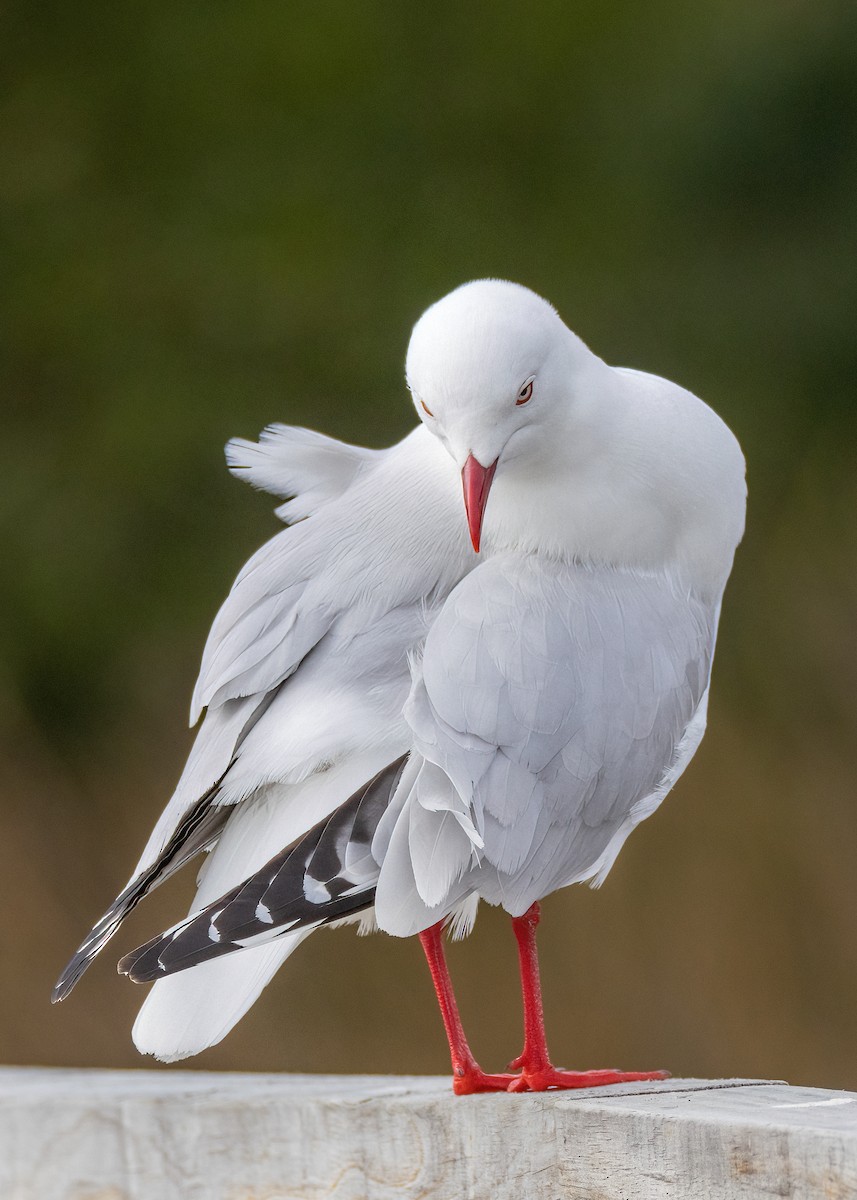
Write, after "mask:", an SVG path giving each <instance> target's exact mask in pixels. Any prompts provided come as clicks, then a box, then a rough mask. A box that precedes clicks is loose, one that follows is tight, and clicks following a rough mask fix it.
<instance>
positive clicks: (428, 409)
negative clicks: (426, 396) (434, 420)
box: [420, 400, 434, 417]
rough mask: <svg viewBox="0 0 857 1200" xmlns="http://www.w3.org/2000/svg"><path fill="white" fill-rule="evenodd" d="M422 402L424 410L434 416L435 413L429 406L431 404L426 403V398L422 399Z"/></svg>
mask: <svg viewBox="0 0 857 1200" xmlns="http://www.w3.org/2000/svg"><path fill="white" fill-rule="evenodd" d="M420 404H421V405H422V409H423V412H427V413H428V415H429V416H430V417H433V416H434V413H433V412H432V410H431V409H430V408H429V406H428V405H427V404H426V402H425V400H420Z"/></svg>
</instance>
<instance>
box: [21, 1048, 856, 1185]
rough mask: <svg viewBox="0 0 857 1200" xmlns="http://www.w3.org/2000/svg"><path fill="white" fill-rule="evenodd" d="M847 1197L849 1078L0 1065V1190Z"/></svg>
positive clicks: (852, 1139)
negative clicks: (517, 1087) (550, 1087)
mask: <svg viewBox="0 0 857 1200" xmlns="http://www.w3.org/2000/svg"><path fill="white" fill-rule="evenodd" d="M429 1197H430V1198H432V1200H465V1198H467V1200H483V1198H484V1200H529V1198H531V1197H532V1198H538V1200H566V1198H568V1200H665V1198H669V1200H684V1198H685V1197H686V1198H687V1200H733V1198H740V1200H756V1198H757V1197H759V1198H762V1197H765V1198H770V1197H793V1198H794V1200H850V1198H854V1197H857V1094H852V1093H848V1092H828V1091H823V1090H821V1089H816V1088H793V1087H788V1086H787V1085H785V1084H781V1083H770V1082H765V1081H760V1080H725V1081H717V1082H712V1081H706V1080H670V1081H669V1082H667V1083H664V1084H627V1085H622V1086H620V1087H616V1088H611V1089H600V1090H595V1089H592V1090H589V1091H583V1092H577V1093H568V1092H553V1093H549V1094H547V1095H540V1096H506V1095H495V1096H470V1097H461V1098H455V1097H453V1096H452V1094H451V1092H450V1090H449V1082H448V1080H446V1079H436V1078H419V1079H411V1078H398V1077H397V1078H392V1077H391V1078H384V1077H380V1076H336V1077H333V1076H289V1075H239V1074H235V1075H231V1074H216V1073H209V1072H189V1071H184V1072H177V1071H164V1072H161V1071H157V1070H152V1071H83V1070H79V1071H77V1070H76V1071H69V1070H53V1069H44V1068H28V1069H19V1068H6V1069H3V1070H0V1198H2V1200H179V1198H181V1200H187V1198H190V1200H328V1198H330V1200H364V1198H366V1200H428V1198H429Z"/></svg>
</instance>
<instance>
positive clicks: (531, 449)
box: [406, 279, 594, 552]
mask: <svg viewBox="0 0 857 1200" xmlns="http://www.w3.org/2000/svg"><path fill="white" fill-rule="evenodd" d="M593 358H594V356H593V355H590V353H589V351H588V350H587V349H586V347H585V346H584V345H583V343H582V342H581V341H580V339H579V338H578V337H576V335H575V334H573V333H572V332H571V330H570V329H568V327H567V326H566V325H564V324H563V322H562V320H561V319H560V317H559V316H558V315H557V313H556V311H555V310H554V309H553V308H552V307H551V305H550V304H548V303H547V301H546V300H542V298H541V297H540V296H537V295H536V294H535V292H531V291H530V290H529V289H528V288H525V287H521V286H520V285H519V284H516V283H507V282H505V281H503V280H498V279H483V280H477V281H475V282H473V283H466V284H464V285H463V286H462V287H460V288H457V289H456V290H455V291H454V292H451V293H450V294H449V295H448V296H445V297H444V298H443V299H442V300H439V301H438V302H437V303H436V304H434V305H432V307H431V308H429V309H428V310H427V311H426V312H425V313H423V315H422V316H421V317H420V319H419V321H417V323H416V325H415V326H414V330H413V333H412V334H411V341H410V345H409V347H408V355H407V365H406V375H407V382H408V387H409V389H410V391H411V395H412V397H413V401H414V405H415V407H416V410H417V414H418V416H419V418H420V420H421V421H422V422H423V423H424V424H425V425H426V427H427V428H428V429H429V430H430V431H431V433H433V434H434V435H435V436H436V437H437V438H439V439H440V441H441V442H442V443H443V445H444V446H445V447H446V449H447V451H448V452H449V454H450V455H451V456H452V458H453V459H454V460H455V462H456V463H457V465H458V467H459V469H460V470H461V473H462V482H463V486H464V503H465V507H466V510H467V520H468V525H469V527H470V536H471V540H472V542H473V548H474V550H476V551H477V552H478V550H479V544H480V537H481V531H482V520H483V516H484V513H485V506H486V504H487V501H488V493H489V491H490V489H491V484H492V482H493V479H494V475H495V473H496V472H497V471H498V470H500V471H503V470H504V469H505V468H506V467H507V465H508V464H509V463H510V462H512V461H515V460H518V461H519V463H520V461H521V460H522V459H524V460H526V459H527V458H530V457H532V458H533V461H534V463H536V462H538V459H539V457H543V456H544V451H545V448H546V447H547V446H548V445H549V443H550V439H551V436H552V433H553V432H555V431H556V429H557V428H558V425H559V424H560V423H561V422H562V421H563V420H564V417H565V414H566V413H567V411H568V409H569V408H570V406H571V405H572V403H573V398H574V380H575V376H576V374H577V373H579V370H580V368H581V366H582V365H583V364H584V363H585V362H586V360H587V359H593Z"/></svg>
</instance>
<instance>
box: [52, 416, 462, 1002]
mask: <svg viewBox="0 0 857 1200" xmlns="http://www.w3.org/2000/svg"><path fill="white" fill-rule="evenodd" d="M290 455H291V456H293V458H294V462H293V464H292V466H291V467H289V468H288V469H286V464H287V463H288V462H291V461H292V459H291V457H290ZM230 463H231V466H232V468H233V469H234V470H236V471H241V470H243V471H244V472H245V474H246V475H247V477H248V478H249V480H250V481H251V482H253V483H255V484H256V485H257V486H262V487H264V488H266V489H267V490H271V491H274V492H276V493H277V494H279V495H289V494H291V493H292V492H293V491H294V490H295V489H296V488H298V487H299V488H301V489H304V490H305V491H306V492H307V494H308V496H309V497H310V499H309V500H307V498H306V496H305V495H303V493H302V497H301V499H302V503H303V508H302V509H298V508H295V507H291V508H289V507H288V506H286V508H288V511H286V509H285V508H284V509H283V510H281V515H283V516H284V517H286V518H287V519H296V517H297V516H305V515H306V514H307V512H309V510H310V509H312V511H311V513H310V515H309V516H308V519H301V520H300V521H299V523H298V524H296V525H294V526H292V527H291V528H289V529H285V530H283V531H282V532H280V533H278V534H277V535H275V536H274V537H273V538H272V539H271V540H270V541H269V542H267V543H266V544H265V545H264V546H263V547H262V548H261V549H260V550H259V551H258V552H257V553H256V554H255V555H254V556H253V557H252V558H251V559H250V561H249V562H248V563H247V565H246V566H245V567H244V569H243V570H242V571H241V573H240V574H239V576H238V578H237V580H236V581H235V584H234V585H233V588H232V590H231V592H230V593H229V596H228V597H227V599H226V601H225V602H224V604H223V606H222V608H221V609H220V612H219V613H218V615H217V617H216V619H215V621H214V625H213V627H212V630H211V633H210V634H209V637H208V641H207V643H206V647H205V652H204V654H203V662H202V667H201V670H200V676H199V681H198V683H197V688H196V691H195V694H194V703H193V719H194V720H195V719H196V718H197V717H198V716H199V715H200V713H201V712H202V710H203V709H205V710H206V712H205V718H204V720H203V722H202V725H201V728H200V730H199V733H198V734H197V738H196V741H195V743H194V746H193V749H192V751H191V754H190V757H189V759H188V762H187V765H186V767H185V770H184V772H183V773H182V777H181V779H180V780H179V783H178V785H177V787H176V790H175V793H174V794H173V797H172V799H171V800H170V802H169V804H168V805H167V807H166V808H165V810H164V812H163V813H162V815H161V817H160V819H159V821H158V823H157V825H156V826H155V829H154V830H153V832H152V835H151V837H150V838H149V841H148V843H147V845H146V847H145V849H144V851H143V854H142V856H141V858H140V861H139V863H138V864H137V867H136V869H135V871H134V874H133V875H132V877H131V880H130V882H129V883H128V885H127V886H126V888H125V889H124V890H123V892H122V893H120V895H119V896H118V897H117V899H116V901H114V903H113V904H112V905H111V907H110V908H109V909H108V910H107V912H106V913H105V914H104V916H103V917H102V918H101V920H100V921H99V922H98V923H97V924H96V926H95V927H94V929H93V931H92V933H91V934H90V935H89V937H88V938H87V939H86V940H85V942H84V943H83V945H82V946H81V948H80V951H79V952H78V954H77V955H76V956H75V958H74V959H73V960H72V962H71V963H70V964H69V967H68V968H67V970H66V972H65V973H64V974H63V976H62V978H61V980H60V984H59V985H58V989H57V998H60V997H61V996H62V995H64V994H66V993H67V991H68V990H69V988H70V987H71V986H72V985H73V983H74V981H75V980H76V979H77V978H78V977H79V975H80V974H81V973H82V971H83V970H84V969H85V968H86V966H87V965H88V964H89V962H91V960H92V958H93V957H94V956H95V954H97V953H98V952H99V951H100V950H101V949H102V948H103V946H104V945H105V944H106V942H107V941H108V940H109V938H110V937H112V936H113V934H114V933H115V932H116V930H117V928H118V927H119V925H120V923H121V921H122V920H123V919H124V917H125V916H126V915H127V913H128V912H129V911H130V910H131V908H133V907H134V905H136V904H137V903H138V902H139V900H140V899H141V898H142V897H143V896H144V895H145V894H146V893H147V892H148V891H151V890H152V888H153V887H156V886H157V885H158V884H159V883H160V882H162V881H163V880H164V879H165V878H167V876H168V875H169V874H171V873H172V872H173V871H174V870H177V869H178V868H179V867H180V866H183V865H184V864H185V863H186V862H187V861H188V859H189V857H190V856H191V853H193V854H195V853H198V852H199V851H201V850H203V849H208V848H210V847H211V846H212V845H213V844H214V843H216V842H217V840H218V838H219V837H220V835H221V833H222V830H223V827H224V824H225V821H226V819H227V815H228V806H230V805H234V804H239V803H241V802H242V801H243V800H245V799H246V798H248V797H250V796H252V795H253V794H254V793H255V792H257V791H258V790H259V789H262V788H264V787H266V786H267V785H268V784H271V783H272V782H299V781H300V780H302V779H305V778H307V777H308V776H310V775H312V774H313V772H315V771H324V770H325V769H326V768H327V767H329V766H330V764H331V763H334V762H337V761H339V760H341V759H342V758H343V756H346V755H348V754H349V753H353V752H355V749H359V748H360V747H361V746H362V747H364V748H365V747H366V746H373V745H374V746H378V747H381V746H385V745H386V744H387V743H388V742H389V744H390V749H391V751H392V752H393V754H394V755H395V754H399V753H401V748H400V747H399V746H398V743H397V737H398V738H399V739H400V740H401V741H402V742H403V743H404V744H405V745H406V744H407V729H406V727H405V726H404V723H403V721H402V720H401V716H400V714H401V705H402V702H403V700H404V697H405V696H406V694H407V687H408V666H407V655H408V652H409V651H410V650H411V648H412V647H413V646H414V645H415V644H418V643H419V642H420V641H421V640H422V637H423V636H424V633H425V627H426V620H427V617H426V612H427V611H428V610H430V609H431V608H432V606H433V605H436V604H437V603H439V602H440V600H441V599H442V598H443V597H444V596H445V595H446V594H448V592H449V590H450V589H451V588H452V587H453V586H454V585H455V583H456V582H457V581H458V580H459V579H460V578H461V576H462V575H463V574H464V572H465V570H467V569H468V567H469V565H470V559H471V558H472V555H471V554H470V551H469V549H468V546H467V542H466V529H465V525H464V522H463V521H462V519H461V515H460V511H459V510H460V484H459V481H458V478H457V475H456V471H455V466H454V464H453V463H452V460H451V459H450V458H449V457H448V456H447V455H446V453H445V452H444V450H443V449H442V447H441V446H440V445H439V443H437V441H436V439H434V438H433V437H432V436H431V435H430V434H429V433H428V432H427V431H426V430H425V429H424V428H422V427H419V428H418V429H417V430H415V431H414V433H412V434H411V435H410V436H409V437H407V438H405V439H404V441H403V442H400V443H399V444H398V445H397V446H393V447H391V448H390V449H389V450H385V451H365V452H364V451H362V450H360V448H358V447H351V446H345V445H344V444H343V443H339V442H335V441H334V440H333V439H330V438H324V437H323V436H322V435H320V434H313V433H311V432H310V431H307V430H293V429H286V428H285V427H279V428H278V429H277V430H276V431H275V432H274V433H270V434H269V435H268V437H267V439H265V438H263V441H262V442H260V445H259V446H258V447H256V448H255V449H254V448H252V446H251V445H250V444H248V443H238V444H232V446H231V449H230ZM280 469H282V470H283V474H282V476H280V474H278V471H279V470H280ZM291 504H292V505H294V504H295V502H294V501H292V502H291ZM397 698H398V709H397V710H396V711H394V712H393V714H392V715H391V713H390V711H389V710H390V705H391V703H392V704H393V705H395V702H396V700H397ZM397 721H398V723H399V724H400V725H401V730H399V729H398V727H397ZM345 799H347V796H337V795H331V797H330V799H329V811H332V810H333V809H334V808H336V806H337V805H338V804H339V803H341V802H342V801H343V800H345ZM224 809H225V810H226V812H224ZM319 815H321V814H314V815H313V814H308V816H307V823H306V826H305V827H304V828H308V827H309V826H310V825H311V824H313V822H314V821H315V820H316V819H318V816H319Z"/></svg>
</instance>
